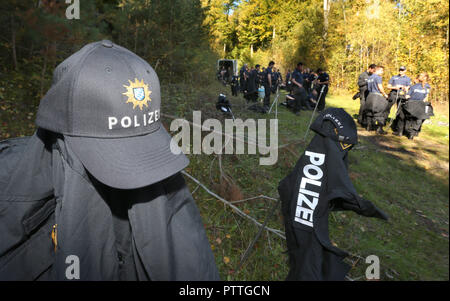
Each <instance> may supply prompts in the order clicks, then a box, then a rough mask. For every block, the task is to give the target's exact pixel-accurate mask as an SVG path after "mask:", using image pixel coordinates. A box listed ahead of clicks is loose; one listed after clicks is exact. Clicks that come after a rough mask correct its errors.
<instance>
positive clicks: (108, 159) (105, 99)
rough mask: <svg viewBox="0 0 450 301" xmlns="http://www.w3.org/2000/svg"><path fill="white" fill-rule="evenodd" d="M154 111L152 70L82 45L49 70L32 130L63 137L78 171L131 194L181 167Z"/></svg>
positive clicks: (118, 53)
mask: <svg viewBox="0 0 450 301" xmlns="http://www.w3.org/2000/svg"><path fill="white" fill-rule="evenodd" d="M160 107H161V94H160V84H159V79H158V76H157V74H156V72H155V71H154V70H153V68H152V67H151V66H150V65H149V64H148V63H147V62H146V61H144V60H143V59H141V58H140V57H139V56H137V55H136V54H134V53H133V52H131V51H129V50H127V49H125V48H123V47H121V46H118V45H116V44H114V43H112V42H111V41H107V40H105V41H100V42H95V43H91V44H88V45H86V46H84V47H83V48H82V49H80V50H79V51H78V52H76V53H74V54H73V55H71V56H70V57H69V58H67V59H66V60H64V61H63V62H62V63H61V64H60V65H58V66H57V67H56V69H55V70H54V72H53V83H52V86H51V88H50V89H49V91H48V92H47V94H46V95H45V96H44V98H43V99H42V100H41V102H40V105H39V109H38V113H37V117H36V125H37V126H38V127H40V128H44V129H47V130H50V131H53V132H56V133H61V134H63V135H64V139H65V141H66V142H67V144H68V146H69V147H70V148H71V149H72V150H73V152H74V153H75V154H76V155H77V157H78V158H79V159H80V161H81V162H82V163H83V165H84V166H85V168H86V169H87V170H88V171H89V172H90V173H91V174H92V175H93V176H94V177H95V178H97V179H98V180H100V181H101V182H103V183H104V184H106V185H108V186H111V187H115V188H120V189H134V188H140V187H144V186H148V185H151V184H153V183H156V182H159V181H161V180H163V179H165V178H167V177H170V176H172V175H174V174H176V173H178V172H179V171H181V170H182V169H184V168H185V167H186V166H187V165H188V164H189V160H188V159H187V158H186V156H185V155H184V154H182V153H181V151H175V152H172V151H171V146H170V144H171V136H170V135H169V133H167V131H166V130H165V129H164V126H163V125H162V124H161V112H160ZM174 147H175V148H174ZM176 148H177V147H176V146H175V145H173V146H172V149H175V150H179V149H176Z"/></svg>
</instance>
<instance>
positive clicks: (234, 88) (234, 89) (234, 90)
mask: <svg viewBox="0 0 450 301" xmlns="http://www.w3.org/2000/svg"><path fill="white" fill-rule="evenodd" d="M230 86H231V95H233V96H238V90H239V78H238V77H237V75H233V77H232V78H231V84H230Z"/></svg>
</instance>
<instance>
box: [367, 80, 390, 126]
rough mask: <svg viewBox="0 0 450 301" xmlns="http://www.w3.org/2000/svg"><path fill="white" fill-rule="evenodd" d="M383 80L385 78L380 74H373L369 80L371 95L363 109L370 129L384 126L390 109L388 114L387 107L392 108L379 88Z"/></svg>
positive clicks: (368, 87)
mask: <svg viewBox="0 0 450 301" xmlns="http://www.w3.org/2000/svg"><path fill="white" fill-rule="evenodd" d="M382 82H383V80H382V78H381V76H379V75H378V74H372V75H371V76H369V79H368V80H367V90H368V91H369V95H368V96H367V98H366V102H365V106H364V110H363V114H364V115H365V116H364V117H363V118H366V121H367V129H368V130H375V129H378V128H382V127H383V126H384V125H385V124H386V119H387V116H388V115H389V111H388V113H387V114H386V111H387V109H389V110H390V106H389V102H388V101H387V99H386V98H385V97H384V96H383V94H381V91H380V89H379V88H378V85H379V84H381V83H382Z"/></svg>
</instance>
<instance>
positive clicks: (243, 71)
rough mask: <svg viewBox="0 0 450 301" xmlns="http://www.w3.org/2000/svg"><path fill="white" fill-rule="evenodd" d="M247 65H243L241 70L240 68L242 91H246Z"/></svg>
mask: <svg viewBox="0 0 450 301" xmlns="http://www.w3.org/2000/svg"><path fill="white" fill-rule="evenodd" d="M245 72H246V69H245V65H244V66H242V68H241V70H239V84H240V90H241V92H244V90H245Z"/></svg>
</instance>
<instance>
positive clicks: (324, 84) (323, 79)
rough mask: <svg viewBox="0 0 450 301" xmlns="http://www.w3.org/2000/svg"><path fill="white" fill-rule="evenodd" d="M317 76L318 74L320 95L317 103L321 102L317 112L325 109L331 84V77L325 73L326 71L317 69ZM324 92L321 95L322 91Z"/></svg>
mask: <svg viewBox="0 0 450 301" xmlns="http://www.w3.org/2000/svg"><path fill="white" fill-rule="evenodd" d="M317 74H318V78H317V93H318V94H319V98H318V99H317V101H318V102H319V104H318V105H317V111H319V112H320V111H322V110H323V109H324V108H325V97H326V96H327V93H328V84H329V83H330V76H329V75H328V73H326V72H325V70H323V69H321V68H319V69H317ZM322 88H323V89H324V90H323V93H322V95H320V91H321V90H322Z"/></svg>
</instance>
